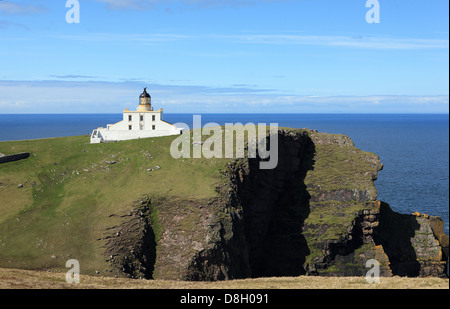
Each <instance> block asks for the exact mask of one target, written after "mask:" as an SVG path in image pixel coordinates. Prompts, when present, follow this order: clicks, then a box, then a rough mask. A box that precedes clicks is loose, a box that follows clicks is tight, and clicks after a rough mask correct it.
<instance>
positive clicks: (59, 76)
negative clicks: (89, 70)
mask: <svg viewBox="0 0 450 309" xmlns="http://www.w3.org/2000/svg"><path fill="white" fill-rule="evenodd" d="M50 76H51V77H55V78H59V79H74V78H97V76H91V75H76V74H67V75H50Z"/></svg>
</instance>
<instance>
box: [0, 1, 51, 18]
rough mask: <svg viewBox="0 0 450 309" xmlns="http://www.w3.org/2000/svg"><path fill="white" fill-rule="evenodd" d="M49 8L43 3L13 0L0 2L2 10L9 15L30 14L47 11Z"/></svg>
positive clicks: (0, 9)
mask: <svg viewBox="0 0 450 309" xmlns="http://www.w3.org/2000/svg"><path fill="white" fill-rule="evenodd" d="M46 11H47V9H46V8H45V7H43V6H41V5H33V4H25V3H17V2H11V1H1V2H0V12H1V13H3V14H8V15H30V14H35V13H43V12H46Z"/></svg>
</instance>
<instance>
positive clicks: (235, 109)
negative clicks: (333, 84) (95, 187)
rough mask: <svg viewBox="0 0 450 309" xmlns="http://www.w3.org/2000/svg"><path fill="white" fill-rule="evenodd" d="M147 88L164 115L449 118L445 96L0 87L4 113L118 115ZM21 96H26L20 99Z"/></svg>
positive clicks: (130, 86) (30, 84)
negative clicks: (420, 115)
mask: <svg viewBox="0 0 450 309" xmlns="http://www.w3.org/2000/svg"><path fill="white" fill-rule="evenodd" d="M145 86H147V87H148V89H149V91H150V93H151V95H152V101H153V104H154V106H155V107H156V108H160V107H162V108H164V110H165V112H168V113H448V111H449V109H448V108H449V107H448V106H449V96H448V95H439V96H407V95H399V96H392V95H374V96H300V95H280V94H277V93H276V92H272V91H271V90H270V89H257V88H246V87H240V88H236V87H223V88H211V87H204V86H172V85H158V84H145V83H142V82H124V83H114V82H79V81H78V82H73V81H71V82H69V81H0V93H2V96H1V98H0V108H1V110H2V112H3V113H121V112H122V110H123V109H124V108H131V109H134V108H136V106H137V104H138V97H139V94H140V93H141V92H142V88H143V87H145ZM24 94H27V95H25V96H24Z"/></svg>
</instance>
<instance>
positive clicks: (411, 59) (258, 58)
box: [0, 0, 449, 113]
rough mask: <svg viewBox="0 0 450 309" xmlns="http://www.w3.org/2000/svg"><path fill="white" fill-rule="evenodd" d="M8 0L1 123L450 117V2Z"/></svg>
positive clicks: (1, 9)
mask: <svg viewBox="0 0 450 309" xmlns="http://www.w3.org/2000/svg"><path fill="white" fill-rule="evenodd" d="M379 3H380V23H377V24H375V23H372V24H369V23H367V22H366V18H365V17H366V13H367V11H368V10H369V8H366V0H164V1H163V0H128V1H126V0H79V4H80V23H78V24H75V23H73V24H69V23H67V22H66V12H67V11H68V10H69V9H68V8H66V7H65V4H66V1H65V0H59V1H54V0H52V1H50V0H34V1H31V0H29V1H25V0H21V1H20V0H9V1H8V0H3V1H0V109H1V113H120V112H121V111H122V110H123V108H124V107H129V108H135V107H136V105H137V98H138V96H139V94H140V92H142V88H143V87H148V90H149V92H150V94H151V95H152V99H153V104H154V105H155V107H157V108H159V107H163V108H164V109H165V111H166V112H168V113H215V112H228V113H264V112H267V113H277V112H280V113H448V111H449V100H448V97H449V88H448V87H449V86H448V84H449V60H448V59H449V32H448V29H449V19H448V12H449V7H448V6H449V3H448V1H447V0H434V1H422V0H410V1H407V0H395V1H394V0H379Z"/></svg>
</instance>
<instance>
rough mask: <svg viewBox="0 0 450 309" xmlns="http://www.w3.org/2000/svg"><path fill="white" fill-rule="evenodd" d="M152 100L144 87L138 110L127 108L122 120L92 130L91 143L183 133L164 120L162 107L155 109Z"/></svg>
mask: <svg viewBox="0 0 450 309" xmlns="http://www.w3.org/2000/svg"><path fill="white" fill-rule="evenodd" d="M151 101H152V98H151V97H150V95H149V94H148V93H147V88H144V92H142V94H141V95H140V96H139V106H138V108H137V110H136V111H130V110H128V108H125V110H124V111H123V120H122V121H119V122H117V123H115V124H108V125H107V127H106V128H98V129H95V130H94V131H92V134H91V144H94V143H103V142H109V141H124V140H130V139H138V138H145V137H155V136H167V135H179V134H181V129H179V128H177V127H175V126H174V125H173V124H170V123H168V122H165V121H164V120H163V110H162V108H160V109H159V110H157V111H154V110H153V107H152V104H151Z"/></svg>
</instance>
